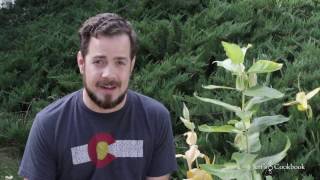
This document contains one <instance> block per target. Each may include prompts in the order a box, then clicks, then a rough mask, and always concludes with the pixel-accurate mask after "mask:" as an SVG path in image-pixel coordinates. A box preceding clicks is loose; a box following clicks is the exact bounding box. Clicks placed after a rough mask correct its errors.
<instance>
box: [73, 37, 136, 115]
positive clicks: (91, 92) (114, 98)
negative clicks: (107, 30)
mask: <svg viewBox="0 0 320 180" xmlns="http://www.w3.org/2000/svg"><path fill="white" fill-rule="evenodd" d="M134 63H135V59H132V60H131V58H130V40H129V37H128V36H127V35H126V34H120V35H115V36H98V37H97V38H95V37H91V39H90V43H89V45H88V53H87V55H86V56H85V57H83V56H82V55H81V53H79V54H78V66H79V69H80V72H81V74H82V75H83V84H84V87H85V91H86V94H87V96H88V97H89V99H90V100H91V101H92V102H93V103H94V104H95V105H96V106H97V107H99V108H102V109H112V108H115V107H116V106H117V105H119V104H120V103H123V101H124V99H125V97H126V93H127V89H128V84H129V79H130V75H131V72H132V70H133V67H134Z"/></svg>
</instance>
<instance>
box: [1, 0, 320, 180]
mask: <svg viewBox="0 0 320 180" xmlns="http://www.w3.org/2000/svg"><path fill="white" fill-rule="evenodd" d="M101 12H115V13H118V14H120V15H121V16H123V17H125V18H127V19H129V20H130V21H131V22H132V24H133V25H134V27H135V28H136V31H137V33H138V36H139V53H138V57H137V63H136V69H135V73H134V77H133V79H132V81H131V88H132V89H135V90H136V91H139V92H142V93H144V94H146V95H149V96H151V97H154V98H155V99H158V100H159V101H161V102H163V103H164V104H165V105H166V106H167V107H168V109H169V110H170V112H171V115H172V125H173V129H174V133H175V137H176V143H177V152H179V153H182V152H184V151H185V150H186V147H187V146H186V145H185V144H184V137H183V136H182V134H183V133H184V132H185V131H186V129H185V128H184V126H183V125H182V124H181V122H180V120H179V118H178V117H179V116H180V115H181V114H182V113H181V110H182V102H185V103H186V104H187V105H188V107H189V108H190V111H191V115H192V117H193V121H194V122H195V123H196V124H197V125H200V124H203V123H209V124H225V121H226V120H229V119H230V118H232V115H231V114H230V113H229V112H227V111H225V110H223V109H222V108H220V107H217V106H213V105H210V104H205V103H202V102H199V101H198V100H196V99H195V98H194V97H193V95H192V94H193V93H194V92H195V91H197V92H199V93H200V94H201V95H202V96H208V97H212V98H217V99H221V100H223V101H226V102H228V103H231V104H239V103H240V102H237V101H236V97H237V96H238V94H236V93H231V94H230V92H228V91H214V92H213V91H208V90H204V89H202V88H201V85H207V84H216V85H219V84H220V85H221V84H223V85H230V86H232V85H233V83H234V81H235V79H234V78H233V77H232V76H231V75H228V74H227V75H226V74H225V72H224V71H223V70H222V69H220V68H217V66H216V64H212V62H213V61H220V60H224V59H225V58H226V56H225V54H224V51H223V48H222V46H221V43H220V42H221V41H222V40H224V41H228V42H234V43H237V44H240V45H243V46H245V45H247V44H248V43H251V44H253V48H251V49H250V50H249V51H248V53H247V57H246V58H247V60H246V62H247V65H248V66H249V65H250V64H252V62H253V60H254V59H272V60H274V61H277V62H280V63H284V68H283V69H282V70H281V71H279V72H277V73H274V74H273V75H272V76H271V77H270V81H268V80H267V78H266V77H265V76H260V77H259V79H260V80H262V82H265V83H269V84H270V85H272V86H273V87H275V88H277V89H279V90H281V91H282V92H284V93H286V96H285V98H283V99H281V100H279V101H272V102H270V103H268V104H264V106H262V107H260V108H262V109H267V110H268V113H269V114H270V113H271V114H276V113H281V114H284V115H286V116H291V120H290V121H289V122H288V123H286V124H284V125H281V126H279V127H273V128H269V129H268V130H267V131H266V133H264V134H263V135H262V144H263V146H264V147H266V148H263V152H262V153H263V154H265V155H268V154H272V153H276V152H279V151H280V150H281V149H282V148H283V147H284V144H285V143H284V138H283V137H284V135H286V136H288V137H289V138H290V140H291V144H292V147H291V149H290V150H289V153H288V156H287V157H286V158H285V160H284V161H283V162H282V163H283V164H286V163H292V164H295V165H300V164H304V167H305V170H286V171H285V170H278V171H274V172H275V173H274V174H273V177H274V178H275V179H294V177H298V178H299V179H302V178H304V179H318V178H319V177H320V174H319V171H318V170H319V169H320V148H319V146H320V140H319V139H320V123H319V121H320V113H319V112H320V105H319V102H320V97H319V95H318V96H316V97H315V98H313V99H312V100H311V101H310V103H311V106H312V107H313V112H314V118H313V119H312V120H306V117H305V116H304V115H303V114H301V113H299V112H298V111H297V110H296V109H295V108H291V107H290V108H285V107H283V106H282V103H283V102H286V101H288V100H291V99H293V98H294V96H295V93H297V92H298V86H297V79H298V74H299V73H300V74H301V76H300V84H301V87H302V88H303V90H305V91H310V90H312V89H314V88H316V87H318V86H320V83H319V79H320V69H319V67H320V61H319V59H318V58H319V57H320V49H319V45H320V44H319V39H320V27H319V26H320V25H319V21H320V4H319V3H318V1H315V0H267V1H266V0H255V1H251V0H238V1H237V0H227V1H222V0H171V1H169V0H164V1H155V0H130V1H127V0H117V1H105V0H91V1H87V0H50V1H49V0H17V1H16V4H15V5H14V6H12V7H10V8H8V9H0V146H1V147H2V149H5V148H12V147H14V148H15V149H18V153H16V154H15V156H17V157H18V159H19V157H20V155H21V153H22V152H23V149H24V145H25V142H26V139H27V136H28V132H29V129H30V126H31V124H32V121H33V118H34V116H35V114H36V113H37V112H39V111H40V110H41V109H42V108H43V107H45V106H46V105H48V104H49V103H51V102H53V101H54V100H56V99H58V98H60V97H63V96H64V95H66V94H68V93H70V92H72V91H74V90H77V89H79V88H81V86H82V84H81V77H80V75H79V73H78V69H77V65H76V59H75V57H76V53H77V51H78V48H79V43H78V36H77V30H78V28H79V26H80V24H81V23H82V22H83V21H84V20H85V19H87V18H88V17H89V16H92V15H95V14H97V13H101ZM270 110H271V112H270ZM266 113H267V112H266ZM232 138H233V137H232V136H230V135H227V134H210V135H209V136H206V135H205V134H201V136H200V140H199V141H200V142H199V146H200V147H199V148H200V149H201V150H202V151H203V152H205V153H206V154H209V155H211V156H213V154H215V156H216V161H217V163H219V162H225V161H227V160H228V159H230V156H231V154H232V152H233V151H235V149H233V147H232V146H231V145H230V144H229V143H228V141H232ZM11 151H12V150H10V152H11ZM0 153H1V152H0ZM0 158H1V156H0ZM0 161H1V160H0ZM179 165H180V170H179V171H178V172H177V173H175V174H174V177H175V178H177V179H182V178H183V177H184V171H185V169H186V164H185V162H184V161H182V160H181V161H180V160H179ZM0 171H1V169H0ZM13 171H14V168H13V170H7V169H5V170H2V171H1V172H0V175H4V174H5V173H10V172H11V173H15V172H13ZM1 178H2V177H1Z"/></svg>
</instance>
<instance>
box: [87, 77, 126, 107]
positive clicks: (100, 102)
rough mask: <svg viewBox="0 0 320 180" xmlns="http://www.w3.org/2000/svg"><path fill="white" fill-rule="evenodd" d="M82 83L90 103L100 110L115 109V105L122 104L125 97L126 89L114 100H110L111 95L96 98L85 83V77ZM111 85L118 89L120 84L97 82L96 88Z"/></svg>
mask: <svg viewBox="0 0 320 180" xmlns="http://www.w3.org/2000/svg"><path fill="white" fill-rule="evenodd" d="M82 81H83V85H84V88H85V90H86V91H87V94H88V96H89V98H90V99H91V100H92V102H94V103H95V104H96V105H97V106H98V107H100V108H102V109H112V108H114V107H116V106H117V105H119V104H120V103H122V102H123V101H124V99H125V97H126V94H127V91H128V88H126V90H125V91H124V92H123V93H121V94H120V95H119V96H118V97H117V98H116V99H115V100H112V96H111V95H104V96H103V97H102V98H101V97H99V96H98V94H97V93H95V92H94V91H93V90H91V89H90V88H89V87H88V85H87V83H86V77H85V75H84V76H83V78H82ZM107 84H108V85H113V86H115V87H120V86H121V83H120V82H116V81H98V82H97V83H96V85H95V86H96V87H98V88H99V87H102V86H103V85H107Z"/></svg>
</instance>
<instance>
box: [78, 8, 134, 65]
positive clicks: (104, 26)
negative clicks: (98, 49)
mask: <svg viewBox="0 0 320 180" xmlns="http://www.w3.org/2000/svg"><path fill="white" fill-rule="evenodd" d="M120 34H127V35H128V36H129V39H130V57H131V59H133V57H134V56H135V55H136V51H137V35H136V33H135V31H134V29H133V27H132V25H131V24H130V22H129V21H127V20H125V19H124V18H122V17H120V16H119V15H117V14H114V13H102V14H97V15H96V16H93V17H91V18H89V19H87V20H86V21H85V22H84V23H83V24H82V26H81V28H80V29H79V37H80V51H81V53H82V55H83V57H84V56H86V55H87V53H88V46H89V42H90V38H91V37H98V36H99V35H102V36H114V35H120Z"/></svg>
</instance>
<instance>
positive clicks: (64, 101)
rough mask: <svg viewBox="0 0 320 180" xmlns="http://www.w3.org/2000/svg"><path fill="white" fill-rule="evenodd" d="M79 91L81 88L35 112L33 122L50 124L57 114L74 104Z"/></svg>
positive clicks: (67, 109) (66, 110)
mask: <svg viewBox="0 0 320 180" xmlns="http://www.w3.org/2000/svg"><path fill="white" fill-rule="evenodd" d="M81 92H82V91H81V90H79V91H75V92H73V93H71V94H68V95H66V96H64V97H62V98H60V99H58V100H56V101H54V102H52V103H51V104H49V105H48V106H46V107H45V108H43V109H42V110H41V111H40V112H38V113H37V115H36V118H35V123H41V124H50V125H52V123H54V121H55V120H56V119H57V117H59V115H61V114H62V113H63V112H68V111H69V109H70V108H72V106H74V105H76V101H77V97H78V95H79V93H81Z"/></svg>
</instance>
